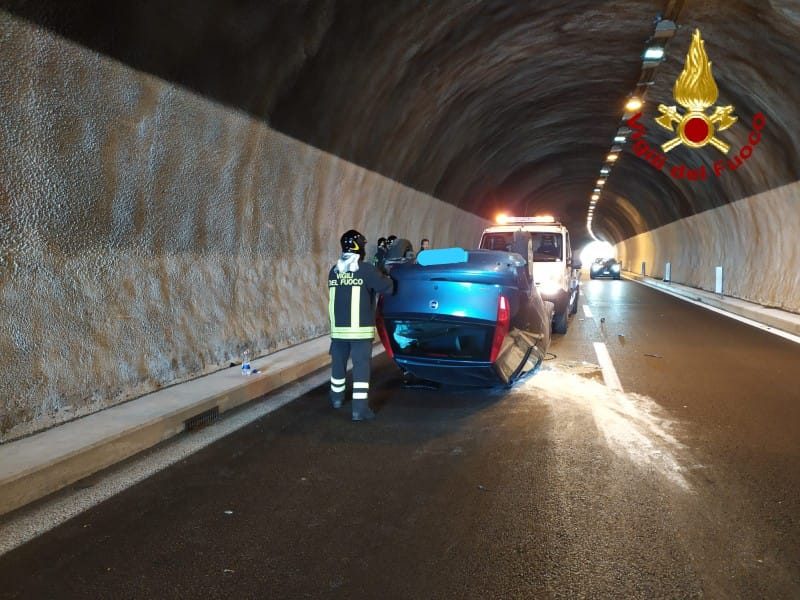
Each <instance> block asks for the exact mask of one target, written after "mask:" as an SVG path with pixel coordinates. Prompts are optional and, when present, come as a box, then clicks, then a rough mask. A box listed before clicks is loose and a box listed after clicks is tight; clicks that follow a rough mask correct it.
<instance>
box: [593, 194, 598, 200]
mask: <svg viewBox="0 0 800 600" xmlns="http://www.w3.org/2000/svg"><path fill="white" fill-rule="evenodd" d="M599 199H600V194H592V200H599Z"/></svg>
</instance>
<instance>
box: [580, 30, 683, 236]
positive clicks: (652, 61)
mask: <svg viewBox="0 0 800 600" xmlns="http://www.w3.org/2000/svg"><path fill="white" fill-rule="evenodd" d="M676 28H677V27H676V25H675V22H674V21H673V20H668V19H660V18H659V19H658V20H657V21H656V28H655V32H654V33H653V35H652V37H651V38H650V39H649V40H648V44H649V45H648V47H647V48H645V51H644V53H643V54H642V74H641V76H640V77H639V82H638V84H637V86H636V87H637V89H638V88H641V89H640V90H637V93H635V94H632V95H631V96H630V98H628V101H627V102H626V103H625V111H624V112H625V114H624V115H623V122H624V121H625V119H628V118H630V117H631V116H633V115H634V114H635V113H637V112H639V111H640V110H641V108H642V106H643V105H644V100H643V97H644V92H645V90H646V87H647V86H650V85H652V84H653V74H654V73H653V72H654V69H655V68H656V67H657V66H658V65H659V64H661V62H662V61H663V60H664V53H665V45H666V42H667V40H668V39H669V38H671V37H672V36H673V35H674V34H675V30H676ZM628 135H630V129H629V128H628V127H626V126H624V125H623V126H621V127H620V128H619V129H618V130H617V132H616V134H615V135H614V140H613V142H612V144H611V150H610V151H609V153H608V155H607V156H606V159H605V162H604V164H603V166H602V167H601V168H600V178H599V179H598V180H597V183H596V184H595V187H594V189H593V190H592V195H591V198H590V201H589V210H588V213H587V215H586V229H587V230H588V231H589V235H591V236H592V238H593V239H595V240H597V239H598V238H597V236H596V235H595V234H594V231H592V219H593V218H594V209H595V207H596V206H597V203H598V201H599V200H600V196H601V194H602V192H603V186H605V184H606V181H607V180H608V177H609V175H610V174H611V168H612V167H613V166H614V165H615V164H616V162H617V160H619V157H620V153H621V152H622V147H623V145H624V144H625V142H627V141H628Z"/></svg>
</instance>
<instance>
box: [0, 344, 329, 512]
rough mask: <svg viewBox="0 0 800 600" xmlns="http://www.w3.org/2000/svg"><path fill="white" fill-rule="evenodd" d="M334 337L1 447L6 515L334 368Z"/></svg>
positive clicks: (0, 505)
mask: <svg viewBox="0 0 800 600" xmlns="http://www.w3.org/2000/svg"><path fill="white" fill-rule="evenodd" d="M329 344H330V338H329V337H328V336H324V337H320V338H316V339H313V340H310V341H308V342H304V343H302V344H299V345H297V346H293V347H291V348H287V349H285V350H281V351H279V352H275V353H274V354H270V355H269V356H265V357H263V358H260V359H257V360H254V361H253V362H252V365H253V368H254V369H257V370H258V371H259V372H258V373H255V374H253V375H250V376H249V377H243V376H242V374H241V371H240V369H239V367H231V368H228V369H223V370H221V371H217V372H216V373H212V374H210V375H206V376H204V377H199V378H197V379H194V380H192V381H188V382H185V383H182V384H179V385H175V386H173V387H170V388H166V389H163V390H159V391H157V392H153V393H151V394H148V395H146V396H142V397H141V398H137V399H135V400H131V401H130V402H126V403H124V404H121V405H119V406H114V407H111V408H108V409H106V410H103V411H100V412H98V413H94V414H92V415H88V416H86V417H83V418H80V419H76V420H75V421H71V422H69V423H65V424H64V425H60V426H58V427H54V428H53V429H49V430H47V431H43V432H41V433H38V434H35V435H32V436H30V437H26V438H23V439H20V440H15V441H13V442H8V443H6V444H3V445H2V446H0V515H2V514H5V513H8V512H11V511H12V510H15V509H17V508H20V507H22V506H24V505H26V504H29V503H31V502H33V501H35V500H38V499H40V498H43V497H44V496H47V495H49V494H51V493H53V492H56V491H58V490H60V489H62V488H64V487H66V486H68V485H70V484H72V483H74V482H76V481H78V480H80V479H83V478H84V477H87V476H89V475H92V474H93V473H96V472H98V471H100V470H102V469H105V468H106V467H109V466H111V465H113V464H115V463H118V462H120V461H122V460H125V459H126V458H129V457H130V456H133V455H134V454H137V453H139V452H141V451H143V450H146V449H147V448H150V447H152V446H154V445H156V444H158V443H160V442H162V441H164V440H166V439H168V438H170V437H172V436H174V435H176V434H178V433H181V432H183V431H184V430H185V424H186V421H187V420H189V419H191V418H192V417H196V416H198V415H201V414H202V413H205V412H207V411H210V410H213V409H217V410H218V412H219V413H220V414H221V413H223V412H225V411H228V410H231V409H232V408H236V407H238V406H241V405H242V404H245V403H247V402H250V401H251V400H254V399H256V398H260V397H261V396H263V395H265V394H268V393H269V392H272V391H274V390H276V389H278V388H280V387H282V386H284V385H286V384H288V383H291V382H293V381H295V380H297V379H299V378H301V377H304V376H306V375H308V374H310V373H313V372H314V371H317V370H319V369H321V368H323V367H325V366H327V365H329V364H330V355H329V354H328V348H329Z"/></svg>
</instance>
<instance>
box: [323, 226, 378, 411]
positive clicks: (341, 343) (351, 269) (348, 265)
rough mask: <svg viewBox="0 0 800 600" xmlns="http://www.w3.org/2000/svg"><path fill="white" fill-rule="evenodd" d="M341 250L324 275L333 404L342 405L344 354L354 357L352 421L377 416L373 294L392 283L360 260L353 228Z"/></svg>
mask: <svg viewBox="0 0 800 600" xmlns="http://www.w3.org/2000/svg"><path fill="white" fill-rule="evenodd" d="M340 243H341V246H342V255H341V257H340V258H339V260H338V261H337V262H336V264H335V265H334V266H333V268H332V269H331V270H330V273H329V274H328V294H329V302H328V313H329V315H330V320H331V350H330V353H331V393H330V399H331V405H332V406H333V407H334V408H341V406H342V402H343V401H344V395H345V374H346V371H347V358H348V357H350V358H351V359H352V360H353V421H364V420H368V419H372V418H374V417H375V413H374V412H372V410H371V409H370V407H369V372H370V366H369V363H370V359H371V358H372V341H373V339H374V338H375V299H376V298H375V297H376V295H377V294H387V293H390V292H392V290H393V288H394V283H393V282H392V280H391V279H390V278H389V277H386V276H385V275H382V274H381V273H380V272H378V270H377V269H376V268H375V267H374V266H373V265H371V264H370V263H369V262H365V261H364V255H365V253H366V247H367V239H366V238H365V237H364V236H363V235H362V234H360V233H359V232H358V231H356V230H355V229H351V230H350V231H347V232H346V233H344V234H343V235H342V237H341V240H340Z"/></svg>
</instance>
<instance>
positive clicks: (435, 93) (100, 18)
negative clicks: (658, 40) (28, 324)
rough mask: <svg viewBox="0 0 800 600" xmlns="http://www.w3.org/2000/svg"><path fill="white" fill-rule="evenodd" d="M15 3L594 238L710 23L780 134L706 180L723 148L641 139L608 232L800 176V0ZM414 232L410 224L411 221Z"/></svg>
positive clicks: (374, 158) (329, 141)
mask: <svg viewBox="0 0 800 600" xmlns="http://www.w3.org/2000/svg"><path fill="white" fill-rule="evenodd" d="M0 7H2V8H3V9H5V10H7V11H9V12H11V13H13V14H16V15H18V16H21V17H23V18H26V19H28V20H31V21H33V22H35V23H37V24H40V25H42V26H45V27H47V28H49V29H51V30H53V31H56V32H57V33H59V34H61V35H63V36H65V37H67V38H70V39H72V40H75V41H77V42H78V43H80V44H82V45H85V46H88V47H90V48H93V49H95V50H98V51H100V52H102V53H104V54H106V55H109V56H112V57H114V58H116V59H118V60H120V61H122V62H124V63H126V64H128V65H130V66H132V67H134V68H136V69H139V70H142V71H146V72H149V73H152V74H154V75H156V76H158V77H161V78H164V79H166V80H168V81H172V82H175V83H177V84H180V85H182V86H185V87H187V88H189V89H191V90H192V91H194V92H196V93H199V94H201V95H203V96H205V97H208V98H211V99H214V100H216V101H219V102H222V103H224V104H227V105H231V106H234V107H236V108H238V109H241V110H243V111H246V112H248V113H250V114H251V115H254V116H256V117H258V118H261V119H263V120H264V121H266V122H267V123H269V125H270V126H271V127H273V128H275V129H277V130H278V131H281V132H283V133H286V134H288V135H291V136H293V137H295V138H297V139H300V140H302V141H304V142H306V143H309V144H311V145H313V146H315V147H318V148H321V149H323V150H325V151H328V152H330V153H332V154H335V155H337V156H340V157H342V158H344V159H347V160H349V161H352V162H354V163H356V164H358V165H361V166H363V167H366V168H369V169H371V170H373V171H376V172H378V173H381V174H383V175H385V176H387V177H390V178H392V179H394V180H397V181H400V182H402V183H404V184H406V185H408V186H410V187H412V188H415V189H417V190H420V191H423V192H426V193H429V194H431V195H433V196H435V197H438V198H440V199H442V200H444V201H446V202H449V203H451V204H453V205H456V206H459V207H461V208H463V209H465V210H468V211H471V212H473V213H476V214H478V215H481V216H484V217H487V218H492V217H493V216H494V215H495V214H496V212H498V211H500V210H505V211H508V212H512V213H523V214H530V213H534V212H550V213H553V214H556V215H558V216H559V217H560V218H561V219H562V220H564V221H565V222H566V224H567V225H568V226H569V227H570V229H571V231H573V232H574V233H573V236H574V237H576V238H581V239H587V237H588V234H587V231H586V214H587V208H588V204H589V197H590V195H591V193H592V189H593V188H594V186H595V182H596V180H597V178H598V174H599V170H600V168H601V167H602V166H603V164H604V161H605V157H606V155H607V154H608V152H609V149H610V147H611V145H612V139H613V137H614V135H615V133H616V131H617V129H618V128H619V127H620V125H621V124H622V123H621V118H622V116H623V106H624V103H625V101H626V99H627V97H628V95H629V94H631V93H633V92H635V91H636V90H637V89H638V90H640V91H642V90H646V93H645V100H646V104H645V108H644V116H643V123H645V124H646V126H647V139H648V141H649V142H650V143H651V145H653V146H657V145H658V144H660V143H662V142H664V141H666V140H667V139H668V138H669V137H670V134H669V133H668V132H666V131H659V129H660V128H659V127H657V126H656V125H655V123H654V122H653V118H654V117H655V116H658V112H657V110H656V106H657V105H658V104H659V103H664V104H675V102H674V100H673V98H672V91H673V90H672V88H673V83H674V81H675V80H676V78H677V77H678V75H679V73H680V71H681V69H682V68H683V63H684V59H685V56H686V52H687V50H688V48H689V43H690V38H691V33H692V31H693V30H694V29H695V28H696V27H697V28H700V29H701V31H702V35H703V38H704V40H705V47H706V51H707V53H708V55H709V58H710V60H711V61H712V62H713V65H714V67H713V69H714V70H713V73H714V77H715V79H716V83H717V86H718V88H719V100H718V102H717V104H718V105H728V104H732V105H733V106H734V109H735V114H736V115H737V116H738V117H739V122H738V123H737V124H736V125H734V126H733V127H731V128H730V129H728V130H727V131H725V132H724V136H722V137H724V138H725V139H726V141H728V142H729V143H730V144H731V147H732V151H731V154H735V152H736V151H738V149H740V148H741V147H743V146H744V145H746V144H747V137H748V134H749V133H750V130H751V126H750V124H751V121H752V118H753V116H754V115H755V114H756V113H759V112H762V113H763V114H764V115H765V116H766V118H767V125H766V127H765V129H764V131H763V139H762V142H761V143H760V144H759V145H758V146H757V147H756V148H755V149H754V151H753V154H752V156H751V157H750V158H749V160H747V161H746V162H745V163H744V164H743V166H742V167H740V168H739V169H737V170H736V171H735V172H726V173H723V174H722V175H721V176H719V177H716V176H714V175H713V173H712V174H711V176H710V177H709V178H708V179H707V180H706V181H695V182H688V181H685V180H677V179H675V178H673V177H671V176H670V175H669V166H670V165H679V164H686V165H687V166H688V167H691V168H697V167H700V166H702V165H706V168H707V169H708V171H709V172H711V170H712V169H713V165H714V161H716V160H719V159H720V158H722V155H721V154H720V153H719V151H717V150H716V149H714V148H712V147H711V146H710V145H709V146H706V147H704V148H702V149H699V150H692V149H688V148H685V147H682V146H679V147H678V148H676V149H675V150H672V151H671V152H670V153H669V155H668V157H667V158H668V163H667V168H666V169H665V170H662V171H661V172H659V171H657V170H656V169H654V168H653V167H651V166H650V165H648V164H647V163H646V162H644V161H643V160H642V159H640V158H639V157H637V156H635V155H634V154H633V153H632V151H631V143H630V141H628V143H626V144H625V146H624V150H623V154H622V156H621V158H620V159H619V160H618V161H617V163H616V165H615V166H614V168H613V170H612V172H611V176H610V177H609V179H608V182H607V185H606V186H605V189H604V191H603V193H602V196H601V199H600V201H599V204H598V207H597V211H596V214H595V217H594V230H595V233H596V234H597V235H598V236H599V237H601V238H606V239H610V240H611V241H620V240H622V239H625V238H628V237H631V236H633V235H636V234H638V233H643V232H644V231H647V230H650V229H653V228H656V227H659V226H661V225H665V224H667V223H670V222H672V221H675V220H677V219H680V218H682V217H687V216H690V215H693V214H697V213H699V212H702V211H705V210H708V209H711V208H715V207H718V206H721V205H724V204H725V203H729V202H733V201H736V200H738V199H741V198H745V197H748V196H751V195H754V194H756V193H759V192H762V191H766V190H768V189H772V188H775V187H778V186H781V185H784V184H787V183H790V182H793V181H796V180H797V179H798V173H800V153H799V152H798V141H797V132H798V131H800V111H798V108H797V100H798V99H800V67H798V61H797V56H800V2H799V1H797V0H738V1H737V0H726V1H722V0H703V1H700V0H696V1H692V0H689V1H686V2H684V1H681V0H609V1H599V0H571V1H569V2H564V1H563V0H558V1H544V0H540V1H537V2H522V1H509V0H504V1H466V0H436V1H434V2H432V1H430V0H425V1H423V0H419V1H411V0H347V1H338V2H337V1H336V0H277V1H272V2H263V1H260V0H250V1H242V2H237V3H230V2H227V1H226V0H173V1H171V2H169V3H164V2H160V1H155V0H153V1H146V2H128V3H116V2H113V3H110V2H106V1H105V0H42V1H38V2H31V1H26V0H12V1H8V0H5V1H2V2H0ZM659 15H661V16H662V17H664V18H674V19H675V20H676V21H677V23H678V26H679V28H678V31H677V33H676V34H675V35H674V37H672V38H671V39H670V40H669V41H668V43H667V45H666V55H665V60H664V62H663V63H662V64H661V65H660V66H659V67H658V68H657V69H656V70H655V71H654V73H653V81H654V83H653V84H652V85H648V86H646V87H638V88H637V82H639V80H640V76H641V75H642V58H641V57H642V52H643V50H644V49H645V47H646V43H647V40H648V38H650V36H651V35H652V34H653V31H654V27H655V20H656V18H657V16H659ZM398 233H402V232H398Z"/></svg>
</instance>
